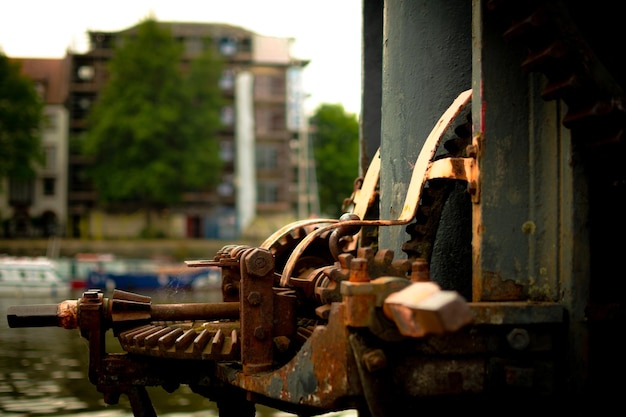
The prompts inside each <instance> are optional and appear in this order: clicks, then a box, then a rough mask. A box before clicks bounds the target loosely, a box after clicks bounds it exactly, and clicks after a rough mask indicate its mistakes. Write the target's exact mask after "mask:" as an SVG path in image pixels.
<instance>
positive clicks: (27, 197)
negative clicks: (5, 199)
mask: <svg viewBox="0 0 626 417" xmlns="http://www.w3.org/2000/svg"><path fill="white" fill-rule="evenodd" d="M33 189H34V183H33V182H32V181H25V180H18V179H15V178H10V179H9V203H10V204H13V205H17V204H27V205H28V204H32V202H33V194H34V191H33Z"/></svg>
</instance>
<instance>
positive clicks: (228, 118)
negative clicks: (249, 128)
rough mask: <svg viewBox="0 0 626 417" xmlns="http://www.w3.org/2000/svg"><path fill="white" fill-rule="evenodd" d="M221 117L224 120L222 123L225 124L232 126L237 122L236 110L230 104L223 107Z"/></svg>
mask: <svg viewBox="0 0 626 417" xmlns="http://www.w3.org/2000/svg"><path fill="white" fill-rule="evenodd" d="M220 119H221V120H222V124H223V125H224V126H232V125H233V123H234V122H235V110H233V108H232V107H230V106H228V107H222V112H221V115H220Z"/></svg>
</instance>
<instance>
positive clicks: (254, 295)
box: [248, 291, 261, 306]
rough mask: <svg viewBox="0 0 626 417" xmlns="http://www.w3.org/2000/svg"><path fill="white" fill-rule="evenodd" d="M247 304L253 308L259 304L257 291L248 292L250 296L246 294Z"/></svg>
mask: <svg viewBox="0 0 626 417" xmlns="http://www.w3.org/2000/svg"><path fill="white" fill-rule="evenodd" d="M248 302H249V303H250V305H253V306H258V305H259V304H261V293H259V292H258V291H250V294H248Z"/></svg>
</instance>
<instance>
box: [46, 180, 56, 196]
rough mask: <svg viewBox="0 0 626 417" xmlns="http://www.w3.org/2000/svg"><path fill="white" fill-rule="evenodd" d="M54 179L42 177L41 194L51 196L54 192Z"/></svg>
mask: <svg viewBox="0 0 626 417" xmlns="http://www.w3.org/2000/svg"><path fill="white" fill-rule="evenodd" d="M55 188H56V180H55V179H54V178H44V179H43V195H47V196H53V195H54V194H55V191H56V190H55Z"/></svg>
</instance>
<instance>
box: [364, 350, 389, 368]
mask: <svg viewBox="0 0 626 417" xmlns="http://www.w3.org/2000/svg"><path fill="white" fill-rule="evenodd" d="M361 359H362V360H363V364H364V365H365V367H366V368H367V370H368V371H369V372H376V371H379V370H381V369H384V368H386V367H387V356H385V352H383V351H382V350H381V349H372V350H370V351H367V352H365V353H364V354H363V356H362V358H361Z"/></svg>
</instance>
